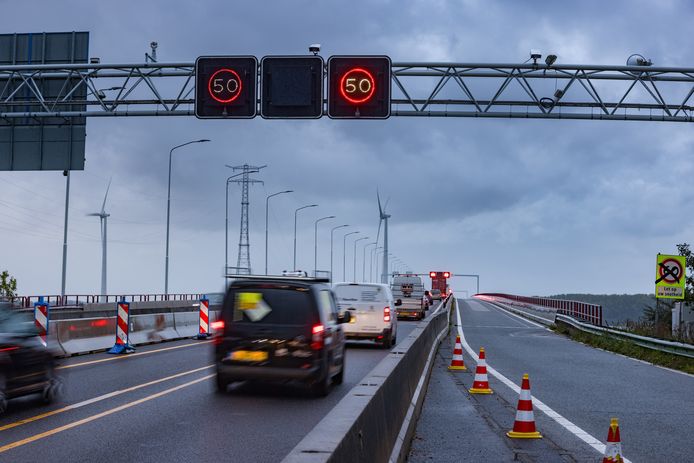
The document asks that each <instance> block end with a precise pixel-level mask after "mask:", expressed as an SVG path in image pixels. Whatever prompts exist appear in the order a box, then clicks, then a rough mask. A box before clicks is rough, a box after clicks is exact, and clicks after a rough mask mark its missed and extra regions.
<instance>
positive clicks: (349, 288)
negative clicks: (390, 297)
mask: <svg viewBox="0 0 694 463" xmlns="http://www.w3.org/2000/svg"><path fill="white" fill-rule="evenodd" d="M334 290H335V295H336V296H337V301H338V302H386V301H387V296H386V291H385V290H384V289H383V288H382V287H380V286H369V285H338V286H336V287H335V288H334Z"/></svg>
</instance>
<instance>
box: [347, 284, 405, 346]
mask: <svg viewBox="0 0 694 463" xmlns="http://www.w3.org/2000/svg"><path fill="white" fill-rule="evenodd" d="M333 291H334V292H335V296H336V297H337V305H338V306H339V308H340V312H342V311H344V310H348V311H349V313H350V315H351V317H350V322H349V323H345V324H344V325H342V328H343V330H344V332H345V335H346V336H347V339H373V340H374V341H376V342H377V343H380V344H382V345H383V347H385V348H386V349H387V348H390V347H391V346H393V345H395V338H396V336H397V323H398V322H397V318H398V317H397V316H396V314H395V309H394V307H393V295H392V294H391V292H390V288H389V287H388V285H384V284H379V283H337V284H335V285H334V286H333Z"/></svg>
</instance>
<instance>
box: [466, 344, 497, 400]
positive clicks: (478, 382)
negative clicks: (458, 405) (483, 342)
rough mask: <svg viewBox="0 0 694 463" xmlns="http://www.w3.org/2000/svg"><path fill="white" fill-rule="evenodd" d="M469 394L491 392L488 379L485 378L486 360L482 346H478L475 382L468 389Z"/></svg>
mask: <svg viewBox="0 0 694 463" xmlns="http://www.w3.org/2000/svg"><path fill="white" fill-rule="evenodd" d="M468 390H469V391H470V393H471V394H491V393H492V390H491V389H489V379H488V378H487V362H486V360H485V356H484V347H480V356H479V360H477V368H476V369H475V382H473V383H472V387H471V388H470V389H468Z"/></svg>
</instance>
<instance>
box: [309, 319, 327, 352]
mask: <svg viewBox="0 0 694 463" xmlns="http://www.w3.org/2000/svg"><path fill="white" fill-rule="evenodd" d="M324 336H325V327H324V326H323V325H313V328H311V350H320V349H322V348H323V342H324V339H323V338H324Z"/></svg>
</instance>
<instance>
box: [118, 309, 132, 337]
mask: <svg viewBox="0 0 694 463" xmlns="http://www.w3.org/2000/svg"><path fill="white" fill-rule="evenodd" d="M129 312H130V304H128V303H120V302H119V303H118V323H117V325H116V344H127V343H128V314H129Z"/></svg>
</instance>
